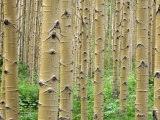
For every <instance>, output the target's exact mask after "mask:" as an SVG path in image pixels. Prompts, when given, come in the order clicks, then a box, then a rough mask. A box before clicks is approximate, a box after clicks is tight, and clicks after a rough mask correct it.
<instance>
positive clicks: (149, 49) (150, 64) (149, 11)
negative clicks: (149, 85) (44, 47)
mask: <svg viewBox="0 0 160 120" xmlns="http://www.w3.org/2000/svg"><path fill="white" fill-rule="evenodd" d="M151 18H152V14H151V0H148V64H149V74H152V39H151V20H152V19H151Z"/></svg>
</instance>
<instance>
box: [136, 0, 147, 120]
mask: <svg viewBox="0 0 160 120" xmlns="http://www.w3.org/2000/svg"><path fill="white" fill-rule="evenodd" d="M136 47H137V48H136V66H137V68H136V71H137V87H136V102H135V112H136V113H135V119H136V120H147V118H148V111H147V110H148V109H147V108H148V106H147V105H148V0H137V45H136Z"/></svg>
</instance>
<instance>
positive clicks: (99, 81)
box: [94, 0, 105, 120]
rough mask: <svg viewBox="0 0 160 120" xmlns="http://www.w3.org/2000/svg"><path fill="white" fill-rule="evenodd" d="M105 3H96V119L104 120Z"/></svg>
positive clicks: (102, 1)
mask: <svg viewBox="0 0 160 120" xmlns="http://www.w3.org/2000/svg"><path fill="white" fill-rule="evenodd" d="M104 13H105V1H104V0H96V2H95V33H94V34H95V51H94V52H95V57H94V61H95V63H94V119H95V120H103V75H104V43H105V42H104V41H105V27H104V24H105V23H104V22H105V17H104Z"/></svg>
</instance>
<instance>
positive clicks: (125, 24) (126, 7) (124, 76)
mask: <svg viewBox="0 0 160 120" xmlns="http://www.w3.org/2000/svg"><path fill="white" fill-rule="evenodd" d="M122 11H123V12H122V40H121V72H120V74H121V79H120V115H123V114H124V112H126V100H127V83H128V71H129V67H128V64H129V33H130V32H129V30H130V29H129V18H130V16H129V15H130V1H129V0H124V3H123V10H122Z"/></svg>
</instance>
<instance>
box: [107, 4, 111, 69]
mask: <svg viewBox="0 0 160 120" xmlns="http://www.w3.org/2000/svg"><path fill="white" fill-rule="evenodd" d="M109 9H110V14H109V30H108V31H109V38H108V65H107V67H108V69H109V68H110V62H111V41H112V30H111V28H112V7H111V6H110V8H109Z"/></svg>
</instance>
